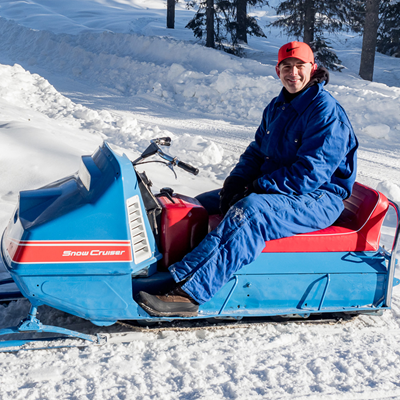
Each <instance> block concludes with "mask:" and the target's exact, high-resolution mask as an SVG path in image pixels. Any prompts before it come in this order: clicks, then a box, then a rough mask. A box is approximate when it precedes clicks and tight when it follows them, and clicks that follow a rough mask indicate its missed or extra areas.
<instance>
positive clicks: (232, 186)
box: [219, 176, 247, 215]
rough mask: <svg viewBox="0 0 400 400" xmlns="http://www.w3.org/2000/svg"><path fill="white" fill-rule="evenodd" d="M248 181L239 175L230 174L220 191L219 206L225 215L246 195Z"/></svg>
mask: <svg viewBox="0 0 400 400" xmlns="http://www.w3.org/2000/svg"><path fill="white" fill-rule="evenodd" d="M246 186H247V182H246V180H245V179H243V178H241V177H239V176H228V178H226V179H225V182H224V186H223V188H222V190H221V192H220V194H219V195H220V203H219V208H220V210H221V213H222V214H223V215H225V214H226V213H227V212H228V210H229V208H230V207H231V206H233V205H234V204H235V203H236V202H237V201H239V200H240V199H242V198H243V197H244V196H245V194H244V193H245V191H246Z"/></svg>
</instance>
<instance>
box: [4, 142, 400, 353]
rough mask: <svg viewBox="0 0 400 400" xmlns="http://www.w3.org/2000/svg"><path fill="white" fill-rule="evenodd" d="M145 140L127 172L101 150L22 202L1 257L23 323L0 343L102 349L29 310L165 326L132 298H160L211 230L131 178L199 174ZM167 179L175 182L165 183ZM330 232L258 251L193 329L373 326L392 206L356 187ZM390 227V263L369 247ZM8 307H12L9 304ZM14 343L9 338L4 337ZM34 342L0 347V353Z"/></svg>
mask: <svg viewBox="0 0 400 400" xmlns="http://www.w3.org/2000/svg"><path fill="white" fill-rule="evenodd" d="M170 143H171V140H170V138H159V139H154V140H151V143H150V145H149V147H148V148H147V149H146V150H144V152H143V153H142V154H141V156H140V157H139V158H138V159H136V160H134V161H133V162H132V161H130V160H129V159H128V157H127V156H126V155H125V154H123V155H120V154H118V153H117V152H116V151H114V150H113V149H112V148H111V146H110V145H109V144H108V143H107V142H104V143H103V144H102V145H101V146H100V147H99V148H98V149H97V150H96V151H95V152H94V153H93V154H92V155H88V156H82V159H81V164H80V168H79V171H78V172H77V173H76V174H74V175H72V176H68V177H66V178H63V179H60V180H58V181H56V182H53V183H51V184H49V185H47V186H44V187H42V188H40V189H37V190H28V191H22V192H20V194H19V200H18V204H17V207H16V209H15V212H14V213H13V215H12V217H11V219H10V222H9V224H8V226H7V228H6V229H5V231H4V233H3V236H2V240H1V256H2V259H3V263H4V265H5V268H6V269H7V271H8V272H9V273H10V275H11V278H9V279H3V280H2V281H0V284H1V285H6V284H9V283H10V282H15V284H16V285H17V287H18V289H19V291H20V292H17V295H15V293H14V294H12V293H4V292H3V293H1V292H0V300H7V301H9V300H12V299H14V298H16V297H18V296H23V297H24V298H26V299H28V300H29V302H30V303H31V308H30V312H29V314H28V316H27V317H26V318H25V319H24V320H22V321H21V322H20V324H19V325H18V326H14V327H11V328H6V329H1V330H0V335H10V334H17V337H18V335H19V334H21V333H31V334H33V333H37V332H50V333H56V334H62V335H63V337H72V338H80V339H85V340H88V341H91V342H98V341H100V338H99V337H97V338H96V337H94V336H93V335H88V334H84V333H80V332H76V331H72V330H68V329H65V328H62V327H56V326H51V325H44V324H42V323H41V322H40V321H39V320H38V318H37V308H38V307H39V306H41V305H47V306H50V307H53V308H55V309H58V310H61V311H64V312H66V313H69V314H72V315H75V316H78V317H81V318H84V319H86V320H90V321H91V322H92V323H93V324H95V325H98V326H109V325H112V324H114V323H116V322H117V321H123V320H135V321H164V320H167V321H171V320H174V319H181V318H173V317H152V316H150V315H148V314H147V313H146V311H145V310H143V309H142V308H141V307H140V306H139V305H138V304H137V303H136V302H135V296H136V294H137V293H138V292H139V291H146V292H150V293H159V292H160V291H162V290H165V288H167V287H168V285H170V284H171V283H172V278H171V275H170V274H169V272H168V270H167V268H168V267H169V266H170V265H172V264H173V263H174V262H176V261H179V260H181V259H182V258H183V256H184V255H185V254H187V253H188V252H190V250H191V249H193V248H194V247H195V246H196V245H197V244H198V243H199V242H200V241H201V240H202V239H203V238H204V236H205V235H206V234H207V232H209V230H210V229H214V228H215V227H216V226H217V225H218V222H219V221H220V218H221V217H220V216H209V215H208V214H207V212H206V210H205V209H204V208H203V207H202V206H201V204H200V203H199V202H198V201H197V200H196V199H194V198H191V197H188V196H185V195H182V194H178V193H174V191H173V190H172V189H171V188H163V189H161V190H160V192H159V193H158V194H156V195H154V194H153V193H152V191H151V181H150V180H149V179H148V177H147V175H146V173H145V172H138V169H139V168H140V167H142V166H143V165H144V164H145V163H147V162H155V161H156V160H153V161H151V160H148V158H149V157H151V156H155V155H158V156H159V157H161V158H162V159H163V161H160V160H157V161H156V162H163V163H165V164H167V166H168V167H169V168H170V169H172V171H173V172H174V173H175V170H174V167H180V168H182V169H184V170H185V171H187V172H189V173H191V174H194V175H196V174H197V173H198V169H196V168H194V167H193V166H191V165H189V164H187V163H184V162H182V161H180V160H179V159H178V158H176V157H172V156H170V155H168V154H167V153H166V152H164V151H163V150H162V149H161V147H162V146H169V145H170ZM175 175H176V174H175ZM344 204H345V209H344V211H343V213H342V214H341V216H340V218H339V219H338V220H337V221H336V222H335V224H334V225H333V226H330V227H328V228H326V229H323V230H320V231H317V232H312V233H308V234H299V235H296V236H293V237H290V238H283V239H277V240H272V241H269V242H266V245H265V248H264V250H263V252H262V254H261V255H260V256H259V257H258V258H257V259H256V260H255V261H254V262H252V263H251V264H249V265H246V266H244V267H243V268H241V269H240V270H239V271H238V272H237V273H236V274H235V275H234V276H233V277H232V279H231V280H230V281H229V282H228V283H227V284H226V285H225V286H224V287H223V288H222V289H221V290H220V291H219V292H218V293H217V294H216V295H215V296H214V298H213V299H212V300H211V301H209V302H207V303H205V304H203V305H201V306H200V307H199V313H198V316H196V317H191V319H200V318H201V319H208V318H210V319H211V318H213V319H216V318H217V319H218V318H220V319H237V320H239V319H241V318H245V317H264V316H275V317H278V318H279V317H280V318H286V319H287V318H293V317H296V318H308V317H310V316H313V315H323V314H324V313H341V314H343V315H357V314H371V315H380V314H381V313H382V311H383V310H386V309H390V307H391V299H392V289H393V287H394V286H396V285H398V284H399V283H400V281H399V280H398V279H397V278H396V277H395V267H396V253H397V247H398V241H399V232H400V229H399V228H400V223H399V220H400V211H399V206H398V205H397V204H396V203H395V202H393V201H391V200H388V199H387V198H386V197H385V196H384V195H383V194H382V193H380V192H378V191H377V190H373V189H371V188H369V187H367V186H365V185H362V184H360V183H356V184H355V185H354V190H353V194H352V196H351V197H350V198H348V199H347V200H345V201H344ZM389 207H393V209H394V210H395V213H396V216H397V222H396V227H395V234H394V241H393V246H392V248H391V249H390V250H389V251H388V250H386V249H384V248H383V247H381V246H379V241H380V236H381V229H382V223H383V220H384V218H385V215H386V213H387V211H388V209H389ZM13 296H14V297H13ZM12 336H13V335H12ZM30 340H32V341H35V340H36V339H34V338H33V339H29V340H28V341H27V340H22V341H21V340H13V341H8V340H3V341H1V342H0V348H1V347H8V346H10V345H12V346H20V345H22V344H23V343H26V342H29V341H30Z"/></svg>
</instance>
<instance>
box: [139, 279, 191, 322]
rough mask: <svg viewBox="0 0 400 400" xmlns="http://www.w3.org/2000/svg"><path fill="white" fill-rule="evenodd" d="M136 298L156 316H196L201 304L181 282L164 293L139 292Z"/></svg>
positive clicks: (145, 308)
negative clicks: (181, 285) (185, 289)
mask: <svg viewBox="0 0 400 400" xmlns="http://www.w3.org/2000/svg"><path fill="white" fill-rule="evenodd" d="M135 300H136V302H137V303H138V304H139V305H140V307H142V308H143V310H145V311H146V312H147V313H148V314H150V315H152V316H154V317H195V316H196V315H197V313H198V311H199V304H198V303H197V302H196V301H195V300H193V299H192V298H191V297H190V296H189V295H188V294H187V293H186V292H185V291H184V290H182V288H181V287H180V285H179V284H178V285H177V286H175V287H174V288H173V289H172V290H170V291H169V292H167V293H166V294H162V295H152V294H149V293H146V292H139V293H138V294H137V296H136V299H135Z"/></svg>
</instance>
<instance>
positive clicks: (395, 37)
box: [377, 0, 400, 57]
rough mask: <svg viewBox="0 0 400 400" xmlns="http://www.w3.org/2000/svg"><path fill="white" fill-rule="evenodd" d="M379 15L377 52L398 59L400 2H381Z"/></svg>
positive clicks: (387, 0)
mask: <svg viewBox="0 0 400 400" xmlns="http://www.w3.org/2000/svg"><path fill="white" fill-rule="evenodd" d="M379 13H380V26H379V28H378V37H377V50H378V51H379V52H380V53H383V54H387V55H389V56H393V57H400V1H398V0H383V1H381V5H380V10H379Z"/></svg>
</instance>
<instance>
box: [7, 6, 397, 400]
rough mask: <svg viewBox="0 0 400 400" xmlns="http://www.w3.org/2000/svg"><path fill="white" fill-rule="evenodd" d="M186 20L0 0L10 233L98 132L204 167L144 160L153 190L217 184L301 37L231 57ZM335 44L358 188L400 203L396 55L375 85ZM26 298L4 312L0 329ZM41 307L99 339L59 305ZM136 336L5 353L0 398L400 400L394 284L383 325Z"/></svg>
mask: <svg viewBox="0 0 400 400" xmlns="http://www.w3.org/2000/svg"><path fill="white" fill-rule="evenodd" d="M253 11H254V13H256V15H257V16H258V17H259V18H260V25H261V26H265V25H266V23H267V22H268V21H270V20H271V19H272V18H274V11H273V10H272V9H270V8H265V9H262V10H260V9H255V10H253ZM191 16H192V11H189V10H186V8H185V7H184V4H183V3H182V2H179V3H177V12H176V29H175V30H167V29H166V28H165V18H166V2H165V1H163V0H70V1H68V2H61V1H51V0H29V1H7V0H3V1H1V2H0V37H1V41H0V143H1V145H0V173H1V182H2V185H1V187H0V230H1V232H2V231H3V230H4V228H5V226H6V224H7V222H8V219H9V218H10V216H11V213H12V211H13V209H14V207H15V203H16V201H17V196H18V192H19V191H20V190H23V189H32V188H37V187H40V186H42V185H45V184H47V183H49V182H52V181H54V180H56V179H59V178H62V177H64V176H66V175H69V174H71V173H74V172H75V171H77V170H78V168H79V161H80V156H81V155H83V154H91V153H92V152H93V151H94V150H95V149H96V147H97V146H98V145H99V144H100V143H101V142H102V141H103V140H104V139H107V140H108V141H109V142H110V143H111V144H112V145H113V146H115V147H116V148H118V149H120V150H121V151H124V152H125V153H126V154H127V155H128V156H129V157H130V158H131V159H134V158H136V157H137V155H138V152H139V151H140V150H143V149H144V148H145V147H146V146H147V144H148V143H149V139H151V138H154V137H159V136H166V135H168V136H171V137H172V138H173V145H172V146H171V149H170V152H171V154H173V155H178V156H179V157H180V158H181V159H182V160H183V161H187V162H189V163H191V164H193V165H195V166H196V167H198V168H199V169H200V174H199V175H198V176H197V177H193V176H191V175H190V176H189V174H186V173H184V172H179V175H178V180H175V179H174V176H173V174H172V173H170V172H169V171H167V170H166V169H165V170H164V169H163V168H162V167H160V166H157V165H152V166H149V167H148V168H147V169H146V171H147V173H148V175H149V176H150V178H151V180H152V181H153V182H154V185H155V189H156V190H157V189H159V188H161V187H163V186H171V187H174V188H175V190H176V191H178V192H181V193H185V194H188V195H196V194H198V193H200V192H202V191H205V190H210V189H213V188H217V187H219V186H220V185H221V184H222V182H223V180H224V178H225V177H226V175H227V174H228V173H229V171H230V170H231V168H232V167H233V165H234V164H235V162H236V161H237V159H238V156H239V154H240V152H241V151H243V150H244V149H245V147H246V146H247V145H248V143H249V142H250V141H251V140H252V138H253V137H254V133H255V130H256V129H257V126H258V124H259V122H260V120H261V114H262V111H263V109H264V107H265V106H266V104H268V102H269V101H270V100H271V99H272V98H273V97H275V96H276V95H277V94H278V93H279V91H280V88H281V83H280V81H279V79H278V78H277V77H276V75H275V64H276V59H277V50H278V48H279V47H280V46H281V45H282V44H284V43H285V42H287V41H288V40H291V39H292V38H286V37H284V36H281V35H280V33H279V32H278V31H275V30H274V31H269V30H268V29H265V32H266V34H267V36H268V38H267V39H255V38H250V40H249V45H248V47H247V48H246V54H247V57H246V58H236V57H233V56H230V55H228V54H225V53H221V52H218V51H215V50H212V49H207V48H205V47H203V46H201V45H200V44H198V43H196V40H195V39H194V37H193V35H192V32H191V31H189V30H187V29H184V26H185V25H186V23H187V22H188V21H189V19H190V18H191ZM333 45H334V47H335V49H336V50H337V53H338V55H339V57H340V58H341V59H342V61H343V64H344V65H345V67H346V68H345V70H344V71H343V72H342V73H331V79H330V83H329V85H328V86H327V89H328V90H329V91H330V92H331V93H332V94H333V95H334V96H335V97H336V98H337V99H338V100H339V102H340V103H341V104H342V105H343V107H344V108H345V110H346V112H347V113H348V115H349V117H350V120H351V122H352V124H353V126H354V129H355V132H356V134H357V136H358V139H359V142H360V150H359V166H358V181H359V182H362V183H365V184H367V185H369V186H371V187H374V188H378V189H379V190H380V191H382V192H383V193H384V194H386V195H387V196H388V197H390V198H392V199H393V200H396V201H398V202H400V112H399V110H400V59H394V58H390V57H387V56H383V55H381V54H377V59H376V68H375V75H374V78H375V81H374V82H366V81H363V80H361V79H360V78H359V77H358V76H357V72H358V68H359V60H360V45H361V39H360V38H359V37H357V36H355V37H351V36H348V35H346V36H340V37H337V38H336V39H335V40H333ZM393 224H394V219H393V218H392V217H391V219H390V220H389V221H388V222H387V223H386V226H385V228H384V236H383V240H384V241H385V243H386V244H390V240H391V237H390V235H391V234H392V232H393ZM5 276H6V273H5V272H4V270H3V268H2V267H1V266H0V278H3V277H5ZM26 307H27V305H26V304H25V303H24V302H17V303H12V304H10V306H8V307H7V308H5V307H2V306H0V328H3V327H6V326H10V325H12V324H15V323H17V322H18V321H19V319H20V318H21V317H23V316H25V314H26V311H27V309H26ZM42 314H43V322H46V323H51V324H54V325H57V324H58V325H61V326H72V325H74V326H80V328H82V329H81V330H84V331H88V332H95V328H94V327H93V326H92V325H91V324H90V323H88V322H85V321H81V320H79V319H78V318H74V317H70V316H66V315H65V314H63V313H61V312H57V311H54V310H53V311H52V310H50V309H48V308H47V309H45V307H44V310H43V311H42ZM96 329H98V328H96ZM118 329H122V328H121V327H119V328H118ZM128 330H129V328H128ZM97 331H98V330H97ZM104 331H106V330H105V329H104ZM134 335H135V339H136V340H135V341H134V342H132V343H130V344H125V343H116V344H108V345H106V346H103V347H92V348H88V349H84V350H78V349H70V350H60V351H42V352H35V353H24V352H21V353H19V354H18V355H10V354H3V353H0V399H19V398H21V399H22V398H23V399H46V398H48V399H55V398H60V399H125V398H130V399H132V398H133V399H158V398H161V399H213V400H215V399H274V400H275V399H293V398H296V399H309V400H310V399H383V398H385V399H399V398H400V388H399V382H400V367H399V366H400V352H399V349H400V289H399V288H398V287H396V288H395V289H394V297H393V310H392V311H387V312H385V313H384V315H383V316H382V317H378V318H371V317H360V318H358V319H356V320H354V321H350V322H345V323H338V324H325V325H310V324H309V325H307V324H298V323H287V324H272V323H269V324H250V325H247V324H242V325H240V324H239V325H238V326H237V327H236V328H235V329H231V328H226V329H212V330H210V329H205V328H204V329H203V328H201V327H200V328H199V329H197V330H195V331H191V332H186V331H175V330H170V331H162V332H158V331H154V330H153V331H152V330H149V332H142V331H140V330H138V331H134Z"/></svg>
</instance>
